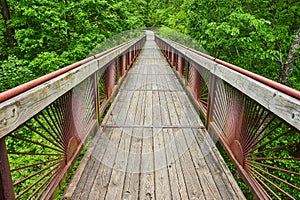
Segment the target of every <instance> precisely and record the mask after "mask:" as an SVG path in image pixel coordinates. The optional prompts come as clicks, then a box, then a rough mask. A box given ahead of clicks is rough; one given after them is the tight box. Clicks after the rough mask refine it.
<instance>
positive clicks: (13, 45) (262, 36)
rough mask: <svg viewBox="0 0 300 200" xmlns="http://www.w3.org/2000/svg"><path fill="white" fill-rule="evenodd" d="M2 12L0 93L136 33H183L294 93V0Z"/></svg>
mask: <svg viewBox="0 0 300 200" xmlns="http://www.w3.org/2000/svg"><path fill="white" fill-rule="evenodd" d="M1 7H2V15H1V18H0V21H1V23H0V52H1V54H0V66H1V67H0V80H1V81H0V91H4V90H7V89H9V88H12V87H14V86H17V85H19V84H22V83H24V82H27V81H29V80H32V79H34V78H37V77H40V76H42V75H44V74H46V73H49V72H51V71H54V70H57V69H59V68H61V67H64V66H66V65H68V64H71V63H74V62H76V61H78V60H81V59H83V58H85V57H87V56H88V54H89V52H90V51H91V50H92V49H93V48H94V47H96V46H97V44H100V43H101V42H103V41H105V40H106V39H108V38H110V37H112V36H113V35H116V34H117V33H120V32H123V31H125V30H133V29H137V28H143V27H158V28H164V29H166V30H174V31H177V32H180V33H183V34H186V35H189V36H191V37H192V38H193V39H194V40H195V41H197V42H198V43H199V44H200V45H201V46H202V47H203V49H205V50H206V52H207V53H208V54H210V55H212V56H215V57H218V58H220V59H223V60H225V61H227V62H230V63H233V64H235V65H238V66H239V67H242V68H245V69H247V70H250V71H252V72H255V73H257V74H260V75H262V76H265V77H267V78H270V79H272V80H275V81H279V82H281V83H284V84H287V85H288V86H290V87H293V88H296V89H298V90H299V89H300V81H299V77H300V69H299V65H300V62H299V59H298V57H299V53H298V52H297V47H298V46H299V36H300V33H299V31H298V30H299V29H300V9H299V8H300V2H299V1H298V0H290V1H283V0H240V1H237V0H233V1H227V0H201V1H199V0H176V1H170V0H148V1H145V0H132V1H129V0H122V1H121V0H110V1H105V0H77V1H72V0H55V1H53V0H26V1H25V0H1ZM296 36H298V37H296Z"/></svg>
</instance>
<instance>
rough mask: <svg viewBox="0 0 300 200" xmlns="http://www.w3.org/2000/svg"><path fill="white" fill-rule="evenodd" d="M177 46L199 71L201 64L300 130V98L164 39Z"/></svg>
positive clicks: (180, 52)
mask: <svg viewBox="0 0 300 200" xmlns="http://www.w3.org/2000/svg"><path fill="white" fill-rule="evenodd" d="M162 40H163V41H165V42H167V43H168V44H170V46H172V47H173V48H175V49H176V50H177V51H178V52H179V54H181V55H184V57H185V58H186V59H187V60H189V62H190V63H192V64H193V65H194V66H196V69H197V70H198V71H201V69H200V68H199V67H197V66H198V65H199V66H202V67H204V68H205V69H207V70H208V71H209V72H210V73H211V74H214V75H216V76H217V77H219V78H221V79H222V80H224V81H225V82H227V83H229V84H230V85H232V86H233V87H235V88H236V89H238V90H239V91H241V92H242V93H244V94H245V95H247V96H249V97H250V98H252V99H254V100H255V101H256V102H258V103H259V104H261V105H263V106H264V107H265V108H267V109H268V110H270V111H271V112H273V113H274V114H276V115H278V116H279V117H280V118H282V119H284V120H285V121H286V122H287V123H289V124H291V125H292V126H294V127H295V128H297V129H298V130H300V106H299V105H300V100H299V99H296V98H293V97H291V96H289V95H286V94H284V93H283V92H281V91H278V90H276V89H273V88H271V87H270V86H267V85H265V84H263V83H261V82H259V81H256V80H254V79H252V78H250V77H248V76H246V75H243V74H241V73H238V72H236V71H234V70H232V69H229V68H228V67H225V66H223V65H221V64H218V63H216V62H214V61H212V60H209V59H207V58H204V57H202V56H199V55H198V54H196V53H194V52H192V51H190V50H188V49H186V48H183V47H181V46H179V45H177V44H175V43H172V42H171V41H169V40H166V39H163V38H162Z"/></svg>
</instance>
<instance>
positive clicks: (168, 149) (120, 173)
mask: <svg viewBox="0 0 300 200" xmlns="http://www.w3.org/2000/svg"><path fill="white" fill-rule="evenodd" d="M102 126H103V130H104V132H103V133H102V134H103V135H108V136H107V138H109V141H110V144H111V145H108V146H105V145H101V144H100V145H96V146H97V148H95V149H94V151H95V152H96V154H97V155H98V156H99V158H103V159H102V160H101V163H100V164H99V165H98V166H96V167H95V166H94V164H92V162H93V161H92V160H91V159H90V161H88V162H91V164H90V165H89V164H86V170H87V171H88V172H85V170H84V171H83V175H81V176H78V177H80V180H79V183H78V184H77V185H78V186H80V188H78V190H79V192H78V191H77V190H76V189H75V190H74V188H73V190H72V191H74V193H84V192H86V193H88V194H89V196H88V197H86V196H85V195H82V196H80V197H79V198H78V199H84V198H87V199H132V200H133V199H184V200H185V199H244V197H243V196H242V195H240V194H241V192H240V189H239V188H235V187H236V184H234V183H231V182H235V181H234V178H233V176H232V175H231V173H230V171H229V169H228V168H226V167H224V166H223V164H225V163H224V161H223V160H221V159H220V158H219V153H218V152H217V151H216V150H215V146H214V144H213V143H208V146H205V148H204V147H203V146H202V145H203V143H205V141H204V139H205V138H206V136H208V133H207V132H206V131H205V129H203V127H204V126H203V124H202V122H201V120H200V118H199V116H198V113H197V112H196V110H195V109H194V107H193V105H192V103H191V102H190V100H189V97H188V96H187V95H186V93H185V91H184V89H183V88H182V86H181V85H180V82H179V81H178V79H176V76H175V75H174V73H173V72H172V70H171V69H170V67H169V66H168V64H167V63H166V60H165V59H164V58H163V57H162V55H161V53H160V51H159V50H158V49H157V46H156V44H155V43H154V42H153V41H148V42H146V44H145V47H144V49H143V50H142V52H141V55H140V57H138V58H137V60H136V62H135V64H134V66H133V68H132V69H131V70H130V71H129V72H128V75H127V77H126V79H125V80H124V82H123V85H122V86H121V87H120V90H119V93H118V95H117V97H116V102H114V103H113V106H112V107H111V108H110V110H109V111H108V116H106V118H105V121H104V122H103V124H102ZM208 137H209V136H208ZM116 147H118V148H116ZM206 147H208V148H209V149H212V150H211V151H210V153H211V154H213V156H208V157H207V155H206V153H207V151H206V150H207V148H206ZM96 149H97V150H96ZM114 149H116V150H114ZM220 162H222V164H221V163H220ZM105 163H106V165H105ZM107 163H109V165H111V167H108V166H109V165H107ZM92 165H93V166H92ZM97 167H98V169H96V168H97ZM91 170H96V171H97V172H94V171H91ZM124 170H125V171H124ZM79 172H81V171H79ZM85 173H88V174H90V176H87V175H84V174H85ZM85 176H87V177H89V179H91V180H90V181H87V178H85ZM93 176H94V178H92V177H93ZM90 182H93V184H92V186H90ZM84 185H86V186H84ZM73 197H75V196H73ZM74 199H76V198H74Z"/></svg>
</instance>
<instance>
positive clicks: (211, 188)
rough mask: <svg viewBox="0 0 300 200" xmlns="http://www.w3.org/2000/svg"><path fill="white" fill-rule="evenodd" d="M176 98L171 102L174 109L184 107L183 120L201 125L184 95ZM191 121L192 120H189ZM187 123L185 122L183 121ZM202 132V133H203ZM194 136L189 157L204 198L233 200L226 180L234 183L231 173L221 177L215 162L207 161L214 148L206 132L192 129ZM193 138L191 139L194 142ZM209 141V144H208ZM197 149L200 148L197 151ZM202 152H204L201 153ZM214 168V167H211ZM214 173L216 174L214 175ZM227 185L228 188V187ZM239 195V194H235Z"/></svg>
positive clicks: (231, 190) (230, 188)
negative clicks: (195, 142) (193, 143)
mask: <svg viewBox="0 0 300 200" xmlns="http://www.w3.org/2000/svg"><path fill="white" fill-rule="evenodd" d="M177 95H178V96H180V97H179V98H178V96H175V95H173V100H174V103H175V105H176V108H179V107H180V106H182V105H185V107H184V108H181V109H183V113H182V114H183V116H184V118H183V120H188V123H189V124H190V125H192V124H194V123H195V120H194V119H198V120H196V122H197V123H199V124H201V126H203V125H202V122H201V121H199V120H200V119H199V117H198V116H197V113H196V111H195V109H194V107H193V106H192V104H191V102H190V101H189V100H188V97H187V96H186V95H184V96H183V95H180V94H178V93H177ZM191 119H192V120H191ZM185 123H187V121H185ZM203 131H204V132H203ZM193 132H194V136H192V137H195V138H197V139H196V141H197V145H192V149H191V151H190V152H191V155H192V158H193V161H194V164H195V167H196V170H197V173H198V177H199V180H200V181H201V182H202V186H204V187H203V190H204V192H205V193H206V194H205V196H206V197H207V198H211V199H216V198H217V199H219V198H221V196H222V198H224V199H228V198H230V199H235V198H236V195H235V192H234V191H233V189H232V187H231V183H230V182H228V179H231V181H233V182H234V183H236V182H235V180H234V179H233V177H232V175H231V173H229V174H227V176H229V177H226V176H223V177H221V176H220V174H222V173H223V172H222V170H221V169H220V168H218V167H216V164H217V163H216V162H217V160H216V159H215V160H214V159H209V158H211V155H210V154H212V153H215V152H214V151H213V150H212V149H213V147H215V146H214V143H213V141H212V140H211V138H210V136H209V135H208V133H207V131H206V130H205V129H197V130H195V129H194V131H193ZM199 132H200V133H199ZM185 136H189V134H185ZM195 138H192V140H194V139H195ZM208 141H210V142H208ZM199 147H201V148H200V149H199ZM203 150H204V152H203ZM217 153H218V152H217ZM199 164H200V165H201V167H198V165H199ZM213 166H215V167H213ZM204 170H205V171H204ZM215 172H217V173H216V174H215ZM228 185H229V187H228ZM237 194H239V193H237ZM239 198H241V199H243V198H242V196H239Z"/></svg>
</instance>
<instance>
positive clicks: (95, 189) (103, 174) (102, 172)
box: [80, 128, 122, 199]
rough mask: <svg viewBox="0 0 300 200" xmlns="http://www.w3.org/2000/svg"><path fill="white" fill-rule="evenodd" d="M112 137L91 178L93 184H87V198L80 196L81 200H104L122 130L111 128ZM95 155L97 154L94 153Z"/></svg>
mask: <svg viewBox="0 0 300 200" xmlns="http://www.w3.org/2000/svg"><path fill="white" fill-rule="evenodd" d="M111 130H112V135H111V137H110V138H109V140H108V141H107V143H108V146H107V148H106V151H105V153H104V155H103V158H102V160H101V163H100V166H99V168H98V171H97V174H95V175H94V177H93V184H89V185H88V187H86V189H87V190H88V191H89V195H88V196H82V195H81V197H80V198H81V199H104V198H105V195H106V192H107V188H108V184H109V180H110V178H111V173H112V168H113V166H114V162H115V159H116V154H117V151H118V147H119V144H120V140H121V134H122V130H121V129H118V128H113V129H111ZM95 153H97V152H95Z"/></svg>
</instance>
